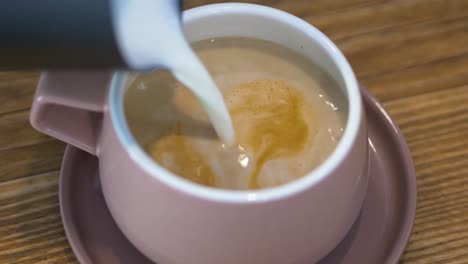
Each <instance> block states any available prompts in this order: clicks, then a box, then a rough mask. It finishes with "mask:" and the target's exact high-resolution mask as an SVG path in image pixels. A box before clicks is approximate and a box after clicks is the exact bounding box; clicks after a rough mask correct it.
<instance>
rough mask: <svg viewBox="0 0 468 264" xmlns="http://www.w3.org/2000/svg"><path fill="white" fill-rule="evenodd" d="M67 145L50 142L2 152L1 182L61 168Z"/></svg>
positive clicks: (0, 157)
mask: <svg viewBox="0 0 468 264" xmlns="http://www.w3.org/2000/svg"><path fill="white" fill-rule="evenodd" d="M64 150H65V144H64V143H62V142H59V141H57V140H50V141H46V142H42V143H39V144H35V145H29V146H24V147H19V148H15V149H10V150H5V151H0V182H4V181H8V180H13V179H18V178H21V177H26V176H31V175H35V174H39V173H44V172H48V171H52V170H57V169H59V168H60V164H61V162H62V157H63V153H64Z"/></svg>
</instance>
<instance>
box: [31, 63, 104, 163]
mask: <svg viewBox="0 0 468 264" xmlns="http://www.w3.org/2000/svg"><path fill="white" fill-rule="evenodd" d="M111 78H112V74H111V73H110V72H45V73H42V74H41V77H40V79H39V83H38V86H37V89H36V94H35V96H34V100H33V104H32V108H31V114H30V122H31V125H32V126H33V127H34V128H35V129H37V130H39V131H41V132H42V133H45V134H47V135H49V136H52V137H54V138H57V139H59V140H62V141H64V142H66V143H68V144H71V145H73V146H75V147H78V148H80V149H82V150H84V151H86V152H89V153H91V154H93V155H98V154H99V147H98V146H99V137H100V132H101V121H102V117H103V112H104V109H105V104H106V98H107V92H108V87H109V85H110V81H111Z"/></svg>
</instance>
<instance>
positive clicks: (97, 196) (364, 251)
mask: <svg viewBox="0 0 468 264" xmlns="http://www.w3.org/2000/svg"><path fill="white" fill-rule="evenodd" d="M362 93H363V98H364V104H365V107H366V115H367V120H368V135H369V144H370V150H371V152H370V181H369V186H368V190H367V192H368V193H367V196H366V199H365V201H364V205H363V208H362V210H361V214H360V216H359V217H358V219H357V220H356V222H355V223H354V226H353V227H352V229H351V231H350V232H349V233H348V234H347V236H346V238H345V239H344V240H343V241H342V242H341V244H340V245H338V247H336V248H335V249H334V250H333V251H332V252H331V253H330V254H329V255H328V256H327V257H325V259H323V260H322V261H320V262H319V264H338V263H346V264H349V263H385V264H394V263H397V262H398V260H399V258H400V256H401V255H402V254H403V252H404V249H405V246H406V243H407V241H408V239H409V236H410V233H411V228H412V226H413V221H414V216H415V211H416V179H415V173H414V167H413V163H412V160H411V156H410V153H409V150H408V146H407V145H406V142H405V140H404V138H403V136H402V135H401V133H400V131H399V130H398V128H397V127H396V125H395V124H394V122H393V121H392V120H391V119H390V117H389V116H388V114H387V113H386V112H385V110H384V109H383V108H382V105H381V104H380V103H379V102H378V101H377V100H376V99H375V98H374V97H372V96H371V95H370V94H369V92H367V91H366V90H365V89H362ZM98 176H99V175H98V160H97V158H96V157H94V156H91V155H89V154H87V153H86V152H83V151H81V150H78V149H77V148H75V147H72V146H68V148H67V150H66V151H65V156H64V159H63V164H62V171H61V180H60V209H61V214H62V220H63V224H64V226H65V232H66V235H67V237H68V241H69V242H70V245H71V247H72V249H73V252H74V253H75V255H76V257H77V259H78V260H79V261H80V263H83V264H91V263H95V264H107V263H134V264H139V263H152V262H151V261H150V260H148V259H147V258H145V257H144V256H143V255H142V254H141V253H140V252H139V251H138V250H137V249H135V247H133V246H132V245H131V244H130V242H128V240H127V239H126V238H125V237H124V235H123V234H122V233H121V232H120V230H119V228H118V227H117V225H116V224H115V222H114V220H113V219H112V217H111V215H110V213H109V211H108V209H107V207H106V204H105V202H104V197H103V196H102V192H101V187H100V183H99V177H98ZM304 232H307V230H304Z"/></svg>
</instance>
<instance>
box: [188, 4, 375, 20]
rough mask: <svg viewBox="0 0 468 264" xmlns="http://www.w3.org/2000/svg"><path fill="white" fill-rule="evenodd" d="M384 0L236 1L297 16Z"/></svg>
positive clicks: (334, 10)
mask: <svg viewBox="0 0 468 264" xmlns="http://www.w3.org/2000/svg"><path fill="white" fill-rule="evenodd" d="M382 1H384V0H333V1H329V0H314V1H310V0H294V1H291V0H240V1H236V2H241V3H250V4H258V5H266V6H271V7H274V8H278V9H281V10H283V11H286V12H289V13H292V14H294V15H296V16H299V17H304V16H310V15H312V14H323V13H329V12H337V11H340V10H345V9H348V8H358V7H362V6H365V5H369V4H373V3H379V2H382ZM223 2H232V1H226V0H224V1H223V0H188V1H187V0H186V1H184V9H189V8H193V7H197V6H201V5H208V4H215V3H223Z"/></svg>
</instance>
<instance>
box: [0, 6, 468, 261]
mask: <svg viewBox="0 0 468 264" xmlns="http://www.w3.org/2000/svg"><path fill="white" fill-rule="evenodd" d="M214 2H222V1H210V0H191V1H190V0H189V1H186V2H185V8H190V7H196V6H199V5H204V4H209V3H214ZM242 2H250V3H257V4H263V5H269V6H273V7H276V8H279V9H282V10H285V11H288V12H291V13H293V14H295V15H297V16H300V17H302V18H303V19H305V20H306V21H308V22H310V23H312V24H313V25H315V26H316V27H318V28H319V29H320V30H322V31H323V32H324V33H325V34H327V35H328V36H329V37H330V38H331V39H332V40H333V41H335V42H336V43H337V45H338V46H339V47H340V49H341V50H342V51H343V52H344V54H345V55H346V57H347V58H348V59H349V61H350V62H351V64H352V66H353V68H354V70H355V72H356V74H357V76H358V78H359V80H360V81H361V82H362V83H363V84H364V85H365V86H366V87H367V88H368V89H369V90H370V91H371V92H372V93H373V94H374V95H375V96H377V97H378V98H379V99H380V100H381V101H382V102H383V104H384V106H385V108H386V109H387V110H388V111H389V112H390V113H391V115H392V117H393V118H394V119H395V120H396V122H397V123H398V125H399V126H400V128H401V129H402V131H403V134H404V135H405V138H406V140H407V142H408V144H409V147H410V149H411V153H412V156H413V158H414V163H415V168H416V174H417V182H418V207H417V215H416V220H415V226H414V231H413V233H412V236H411V239H410V242H409V244H408V247H407V250H406V252H405V254H404V256H403V257H402V259H401V263H421V264H426V263H468V177H467V176H468V175H467V174H468V136H467V134H468V133H467V132H466V131H468V0H252V1H242ZM38 76H39V74H38V73H37V72H0V263H76V259H75V258H74V255H73V252H72V251H71V249H70V247H69V245H68V243H67V240H66V237H65V235H64V231H63V227H62V223H61V219H60V211H59V204H58V195H57V193H58V178H59V172H58V170H59V169H60V162H61V159H62V155H63V151H64V148H65V144H63V143H61V142H59V141H57V140H55V139H52V138H50V137H47V136H44V135H42V134H39V133H38V132H36V131H35V130H33V129H32V128H31V126H30V124H29V121H28V114H29V107H30V104H31V101H32V97H33V94H34V89H35V86H36V83H37V78H38Z"/></svg>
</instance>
